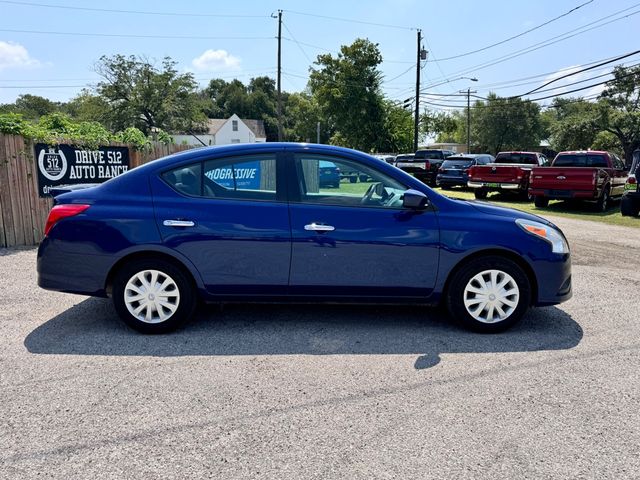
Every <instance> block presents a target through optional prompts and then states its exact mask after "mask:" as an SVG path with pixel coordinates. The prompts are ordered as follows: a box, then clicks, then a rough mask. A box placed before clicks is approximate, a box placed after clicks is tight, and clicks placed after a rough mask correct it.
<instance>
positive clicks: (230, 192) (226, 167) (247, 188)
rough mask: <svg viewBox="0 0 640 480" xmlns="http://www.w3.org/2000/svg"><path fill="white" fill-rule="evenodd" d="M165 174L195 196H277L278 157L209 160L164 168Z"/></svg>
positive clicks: (186, 192) (179, 187) (177, 185)
mask: <svg viewBox="0 0 640 480" xmlns="http://www.w3.org/2000/svg"><path fill="white" fill-rule="evenodd" d="M162 178H163V179H164V181H165V182H167V183H168V184H169V185H170V186H171V187H173V188H174V189H175V190H177V191H178V192H180V193H183V194H185V195H190V196H192V197H207V198H226V199H238V200H276V159H275V155H272V154H267V155H261V156H243V157H231V158H229V157H227V158H219V159H214V160H206V161H205V162H198V163H194V164H192V165H188V166H186V167H180V168H176V169H173V170H170V171H168V172H164V173H163V174H162Z"/></svg>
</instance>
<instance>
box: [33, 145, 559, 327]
mask: <svg viewBox="0 0 640 480" xmlns="http://www.w3.org/2000/svg"><path fill="white" fill-rule="evenodd" d="M320 162H331V163H332V164H335V165H336V167H337V168H339V169H340V170H341V171H342V170H349V169H352V170H357V171H362V172H366V174H367V175H368V176H369V177H370V178H371V179H373V183H371V185H369V186H368V187H367V188H366V189H363V190H362V191H360V192H353V193H350V192H346V191H343V190H341V191H334V192H326V191H320V190H319V188H318V187H317V182H315V181H314V178H317V177H316V175H317V171H316V169H317V166H318V165H319V163H320ZM37 270H38V284H39V285H40V286H41V287H42V288H46V289H49V290H57V291H62V292H69V293H76V294H82V295H94V296H102V297H104V296H111V297H112V298H113V302H114V305H115V309H116V311H117V312H118V314H119V315H120V316H121V317H122V319H123V320H124V321H125V322H126V323H127V324H128V325H130V326H131V327H133V328H135V329H137V330H139V331H141V332H145V333H161V332H168V331H170V330H173V329H175V328H177V327H178V326H180V325H181V324H183V322H185V321H186V320H187V319H188V318H189V317H191V316H192V314H193V313H194V310H195V308H196V305H197V304H198V300H199V299H201V300H204V301H208V302H274V301H282V302H284V301H290V302H327V301H329V302H349V303H358V302H365V303H377V302H381V303H390V302H397V303H413V304H439V303H443V304H445V305H446V306H447V307H448V309H449V312H450V313H451V316H452V317H453V318H454V319H456V320H457V321H459V322H461V323H462V324H463V325H465V326H467V327H469V328H471V329H474V330H477V331H481V332H496V331H500V330H504V329H505V328H507V327H509V326H511V325H513V324H514V323H516V322H517V321H518V320H519V319H520V318H521V317H522V316H523V314H524V313H525V312H526V311H527V309H528V308H529V307H530V306H545V305H554V304H558V303H560V302H563V301H565V300H567V299H569V298H570V297H571V259H570V252H569V246H568V244H567V241H566V239H565V237H564V235H563V234H562V232H561V231H560V230H559V229H558V228H557V227H555V226H554V225H553V224H552V223H550V222H548V221H547V220H545V219H543V218H540V217H538V216H535V215H531V214H528V213H524V212H520V211H517V210H512V209H507V208H502V207H498V206H493V205H488V204H477V203H475V202H468V201H463V200H454V199H449V198H447V197H444V196H442V195H440V194H439V193H437V192H435V191H433V190H431V189H430V188H429V187H427V186H426V185H424V184H423V183H421V182H420V181H418V180H417V179H415V178H414V177H412V176H411V175H408V174H406V173H404V172H402V171H400V170H398V169H397V168H395V167H393V166H391V165H388V164H385V163H383V162H380V161H379V160H377V159H375V158H373V157H371V156H369V155H366V154H364V153H361V152H356V151H354V150H349V149H345V148H339V147H332V146H328V145H309V144H288V143H256V144H239V145H228V146H220V147H209V148H200V149H194V150H188V151H185V152H181V153H178V154H174V155H171V156H169V157H165V158H163V159H160V160H156V161H154V162H150V163H147V164H145V165H142V166H140V167H137V168H135V169H132V170H130V171H129V172H127V173H125V174H123V175H121V176H119V177H116V178H113V179H111V180H109V181H107V182H106V183H104V184H102V185H100V186H97V187H91V188H86V189H83V190H81V189H76V190H74V191H70V192H69V193H63V194H60V195H58V196H56V197H55V199H54V206H53V208H52V210H51V213H50V214H49V218H48V219H47V224H46V228H45V237H44V239H43V240H42V242H41V244H40V248H39V250H38V262H37Z"/></svg>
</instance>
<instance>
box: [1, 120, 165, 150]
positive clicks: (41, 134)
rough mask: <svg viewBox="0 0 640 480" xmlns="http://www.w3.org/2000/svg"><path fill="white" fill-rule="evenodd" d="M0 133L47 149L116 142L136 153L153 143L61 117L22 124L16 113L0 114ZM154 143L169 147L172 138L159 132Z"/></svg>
mask: <svg viewBox="0 0 640 480" xmlns="http://www.w3.org/2000/svg"><path fill="white" fill-rule="evenodd" d="M0 133H8V134H13V135H22V136H23V137H25V138H29V139H31V140H34V141H36V142H41V143H46V144H48V145H58V144H60V143H68V144H72V145H79V146H86V147H90V148H97V147H98V146H100V145H108V144H109V143H111V142H119V143H126V144H128V145H133V147H134V148H135V149H136V150H146V149H148V148H150V147H151V142H152V140H153V139H152V138H150V137H148V136H147V135H145V134H144V133H143V132H142V131H141V130H139V129H137V128H135V127H130V128H127V129H125V130H123V131H121V132H116V133H112V132H110V131H109V130H107V129H106V128H105V127H104V126H103V125H102V124H100V123H98V122H76V121H74V120H73V119H72V118H71V117H69V116H68V115H64V114H62V113H52V114H49V115H44V116H42V117H40V119H39V120H38V121H30V120H26V119H25V118H24V117H23V116H22V115H21V114H19V113H3V114H0ZM155 140H156V141H158V142H161V143H164V144H171V143H173V138H172V137H171V136H170V135H169V134H168V133H166V132H164V131H162V130H159V131H157V132H156V133H155Z"/></svg>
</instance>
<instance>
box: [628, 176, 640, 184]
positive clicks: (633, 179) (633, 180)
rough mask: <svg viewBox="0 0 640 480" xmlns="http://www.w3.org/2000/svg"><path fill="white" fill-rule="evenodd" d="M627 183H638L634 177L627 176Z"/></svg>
mask: <svg viewBox="0 0 640 480" xmlns="http://www.w3.org/2000/svg"><path fill="white" fill-rule="evenodd" d="M627 183H628V184H629V185H635V184H636V183H638V181H637V180H636V177H629V178H627Z"/></svg>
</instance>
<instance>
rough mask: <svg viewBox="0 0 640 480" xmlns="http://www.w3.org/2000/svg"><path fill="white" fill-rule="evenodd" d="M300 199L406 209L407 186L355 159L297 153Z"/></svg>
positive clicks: (306, 201)
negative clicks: (404, 204)
mask: <svg viewBox="0 0 640 480" xmlns="http://www.w3.org/2000/svg"><path fill="white" fill-rule="evenodd" d="M296 170H297V172H298V183H299V187H300V195H301V198H300V201H301V202H302V203H315V204H323V205H342V206H348V207H362V206H364V207H379V208H402V194H403V193H404V191H405V190H407V187H406V186H405V185H403V184H401V183H400V182H398V181H397V180H395V179H393V178H391V177H389V176H387V175H386V174H384V173H382V172H379V171H378V170H376V169H374V168H371V167H369V166H366V165H364V164H361V163H359V162H356V161H353V160H347V159H344V158H338V157H329V156H324V155H313V154H299V155H296Z"/></svg>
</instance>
